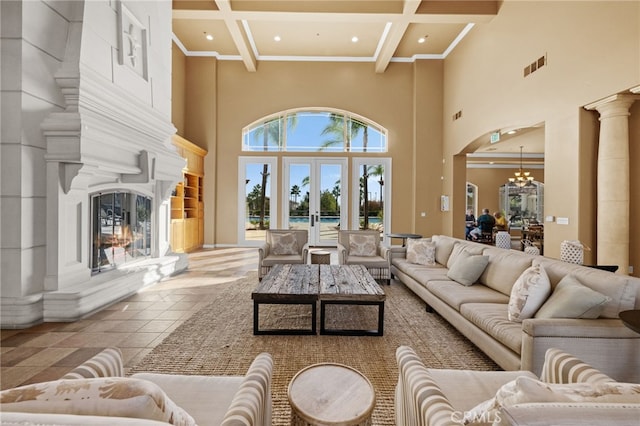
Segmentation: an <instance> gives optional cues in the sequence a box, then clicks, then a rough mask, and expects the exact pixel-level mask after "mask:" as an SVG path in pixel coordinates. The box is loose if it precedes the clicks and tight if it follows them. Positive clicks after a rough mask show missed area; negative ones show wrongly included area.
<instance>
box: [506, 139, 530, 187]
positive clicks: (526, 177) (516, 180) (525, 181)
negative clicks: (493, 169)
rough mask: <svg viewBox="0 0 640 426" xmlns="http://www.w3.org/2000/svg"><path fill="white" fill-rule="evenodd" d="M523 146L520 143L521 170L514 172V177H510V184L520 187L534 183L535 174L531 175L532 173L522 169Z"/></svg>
mask: <svg viewBox="0 0 640 426" xmlns="http://www.w3.org/2000/svg"><path fill="white" fill-rule="evenodd" d="M522 148H523V146H522V145H520V170H518V171H517V172H515V173H514V177H510V178H509V185H511V186H517V187H519V188H522V187H524V186H531V185H533V176H531V173H529V172H523V171H522Z"/></svg>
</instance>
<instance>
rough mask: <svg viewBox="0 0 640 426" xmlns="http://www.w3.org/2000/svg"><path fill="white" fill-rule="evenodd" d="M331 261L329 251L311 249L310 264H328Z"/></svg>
mask: <svg viewBox="0 0 640 426" xmlns="http://www.w3.org/2000/svg"><path fill="white" fill-rule="evenodd" d="M330 263H331V253H330V252H328V251H326V250H312V251H311V264H312V265H328V264H330Z"/></svg>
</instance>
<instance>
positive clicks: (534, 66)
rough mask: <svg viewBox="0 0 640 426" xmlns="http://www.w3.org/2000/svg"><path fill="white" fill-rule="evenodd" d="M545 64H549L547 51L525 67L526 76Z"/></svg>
mask: <svg viewBox="0 0 640 426" xmlns="http://www.w3.org/2000/svg"><path fill="white" fill-rule="evenodd" d="M545 65H547V54H546V53H545V54H544V56H540V57H539V58H538V59H536V60H535V61H533V62H531V63H530V64H529V65H527V66H526V67H524V76H525V77H526V76H528V75H529V74H532V73H534V72H536V71H538V70H539V69H540V68H542V67H544V66H545Z"/></svg>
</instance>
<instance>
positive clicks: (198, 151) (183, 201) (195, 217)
mask: <svg viewBox="0 0 640 426" xmlns="http://www.w3.org/2000/svg"><path fill="white" fill-rule="evenodd" d="M173 144H174V145H175V146H176V148H177V150H178V153H179V154H180V155H181V156H182V157H183V158H185V159H186V160H187V166H186V167H185V168H184V170H183V180H182V182H180V183H178V184H177V185H176V188H175V191H174V193H173V195H172V196H171V248H172V249H173V251H174V252H177V253H184V252H190V251H194V250H197V249H199V248H201V247H202V246H203V245H204V197H203V195H204V189H203V184H204V157H205V155H207V151H206V150H204V149H202V148H200V147H199V146H197V145H195V144H193V143H191V142H189V141H188V140H186V139H184V138H182V137H180V136H177V135H174V137H173Z"/></svg>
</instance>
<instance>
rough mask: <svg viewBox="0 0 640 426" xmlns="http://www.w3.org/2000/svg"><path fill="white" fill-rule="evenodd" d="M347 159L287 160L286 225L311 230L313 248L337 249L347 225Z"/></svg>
mask: <svg viewBox="0 0 640 426" xmlns="http://www.w3.org/2000/svg"><path fill="white" fill-rule="evenodd" d="M347 164H348V163H347V159H346V158H307V157H285V158H283V186H282V188H283V197H282V198H283V204H284V205H283V209H282V211H283V212H284V214H283V216H284V217H283V224H284V228H288V229H307V230H308V231H309V245H312V246H335V245H336V243H337V241H338V230H339V229H340V227H343V229H348V227H347V226H346V225H347V218H348V215H347V199H348V197H347V195H348V194H347V191H348V187H349V186H348V185H347V180H348V173H347Z"/></svg>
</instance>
